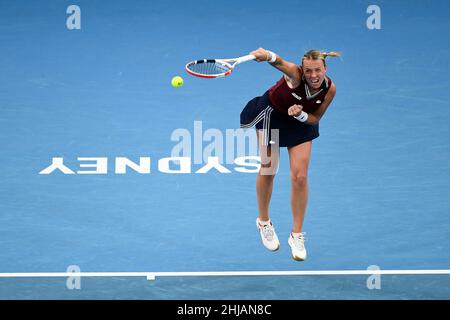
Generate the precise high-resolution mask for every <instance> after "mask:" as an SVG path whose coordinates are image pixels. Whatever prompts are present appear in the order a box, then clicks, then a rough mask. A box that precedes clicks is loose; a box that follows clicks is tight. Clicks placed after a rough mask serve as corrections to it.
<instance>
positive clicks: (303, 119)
mask: <svg viewBox="0 0 450 320" xmlns="http://www.w3.org/2000/svg"><path fill="white" fill-rule="evenodd" d="M294 118H295V119H297V120H298V121H300V122H306V120H308V114H307V113H306V112H305V111H302V112H301V113H300V115H298V116H296V117H294Z"/></svg>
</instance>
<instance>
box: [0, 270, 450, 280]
mask: <svg viewBox="0 0 450 320" xmlns="http://www.w3.org/2000/svg"><path fill="white" fill-rule="evenodd" d="M341 275H450V269H437V270H436V269H435V270H310V271H308V270H305V271H207V272H201V271H199V272H16V273H0V278H47V277H50V278H53V277H64V278H68V277H146V278H147V279H148V280H155V278H156V277H239V276H341Z"/></svg>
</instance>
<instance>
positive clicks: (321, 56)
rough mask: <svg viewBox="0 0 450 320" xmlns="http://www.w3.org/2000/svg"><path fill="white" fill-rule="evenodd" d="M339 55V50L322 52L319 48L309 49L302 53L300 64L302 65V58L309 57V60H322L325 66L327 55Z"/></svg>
mask: <svg viewBox="0 0 450 320" xmlns="http://www.w3.org/2000/svg"><path fill="white" fill-rule="evenodd" d="M340 56H341V54H340V53H339V52H334V51H330V52H322V51H320V50H309V51H306V52H305V54H304V55H303V58H302V65H303V60H305V59H311V60H322V61H323V65H324V66H326V65H327V64H326V62H325V59H326V58H327V57H340Z"/></svg>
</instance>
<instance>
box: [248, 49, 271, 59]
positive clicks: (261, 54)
mask: <svg viewBox="0 0 450 320" xmlns="http://www.w3.org/2000/svg"><path fill="white" fill-rule="evenodd" d="M250 54H252V55H254V56H255V57H256V59H255V60H256V61H258V62H262V61H268V60H269V59H270V54H269V53H268V52H267V50H266V49H263V48H259V49H256V50H255V51H252V52H250Z"/></svg>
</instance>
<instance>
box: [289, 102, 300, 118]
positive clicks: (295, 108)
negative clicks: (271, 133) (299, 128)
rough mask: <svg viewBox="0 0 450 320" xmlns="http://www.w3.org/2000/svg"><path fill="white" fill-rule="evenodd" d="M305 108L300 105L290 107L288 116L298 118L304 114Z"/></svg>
mask: <svg viewBox="0 0 450 320" xmlns="http://www.w3.org/2000/svg"><path fill="white" fill-rule="evenodd" d="M302 110H303V106H302V105H299V104H294V105H293V106H291V107H289V109H288V115H290V116H293V117H297V116H299V115H300V113H302Z"/></svg>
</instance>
